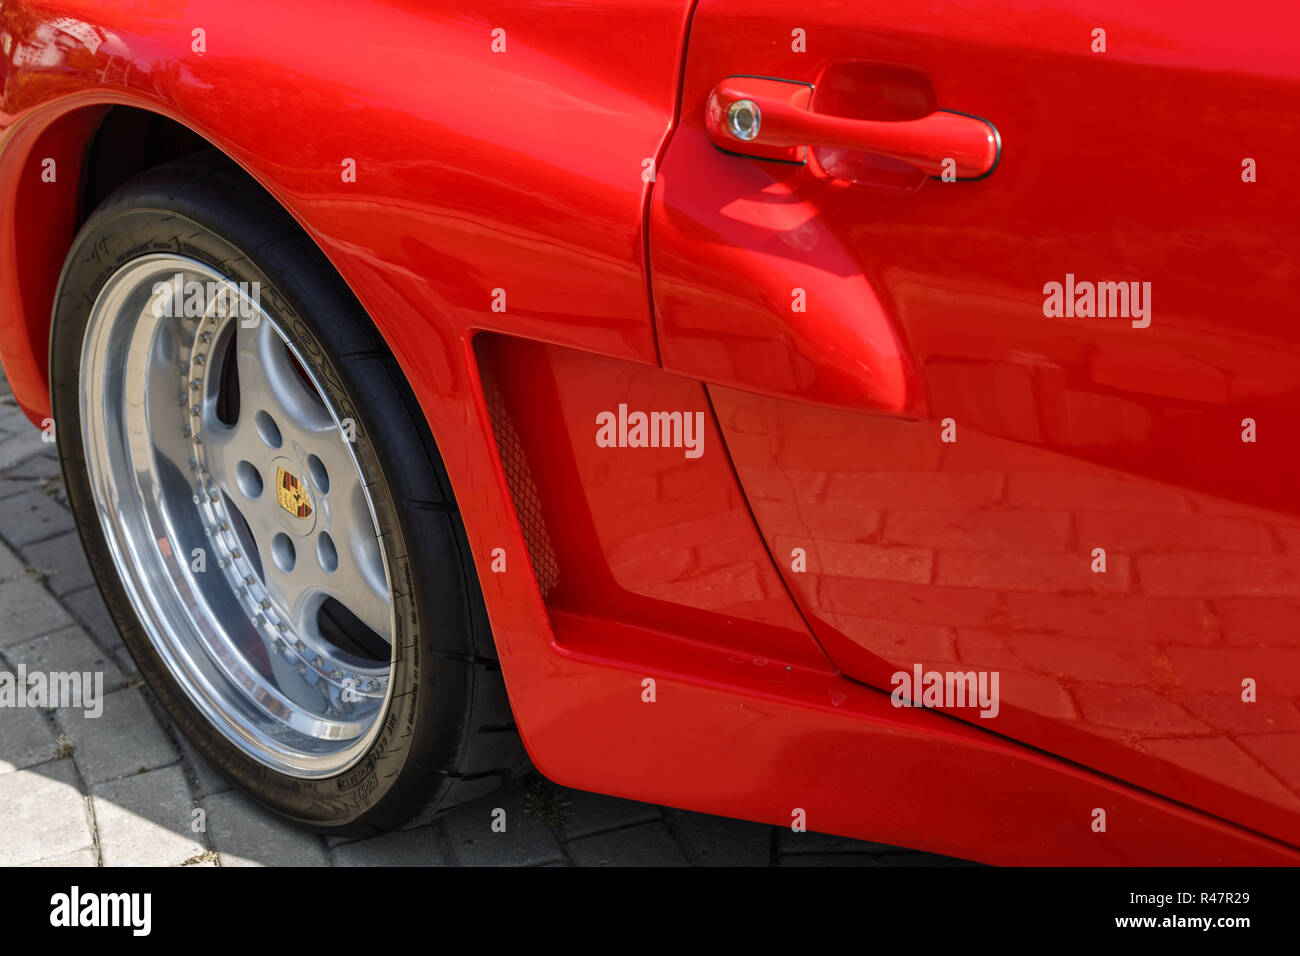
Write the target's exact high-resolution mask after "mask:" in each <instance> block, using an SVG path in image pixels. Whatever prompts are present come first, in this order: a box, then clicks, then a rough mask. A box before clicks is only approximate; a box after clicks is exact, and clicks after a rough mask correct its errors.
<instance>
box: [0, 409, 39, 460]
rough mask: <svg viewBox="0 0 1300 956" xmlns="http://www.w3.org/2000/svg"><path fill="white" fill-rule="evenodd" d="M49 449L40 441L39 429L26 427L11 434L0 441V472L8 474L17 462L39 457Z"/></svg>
mask: <svg viewBox="0 0 1300 956" xmlns="http://www.w3.org/2000/svg"><path fill="white" fill-rule="evenodd" d="M23 421H26V418H24V419H23ZM29 425H30V423H29ZM49 447H50V445H49V443H48V442H45V441H42V435H41V430H40V429H39V428H32V427H27V428H23V429H21V430H18V431H14V432H12V433H11V434H10V435H9V437H8V438H4V439H0V472H8V471H9V469H11V468H13V467H14V466H15V465H17V464H18V463H19V462H21V461H24V460H26V459H28V458H31V457H32V456H33V455H39V454H41V453H42V452H44V451H46V450H47V449H49Z"/></svg>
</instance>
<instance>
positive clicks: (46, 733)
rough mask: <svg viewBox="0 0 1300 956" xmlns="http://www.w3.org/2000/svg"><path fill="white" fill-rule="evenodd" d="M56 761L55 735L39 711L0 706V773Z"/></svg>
mask: <svg viewBox="0 0 1300 956" xmlns="http://www.w3.org/2000/svg"><path fill="white" fill-rule="evenodd" d="M53 759H54V732H53V731H52V730H50V725H49V724H48V723H46V721H45V718H44V717H43V716H41V712H40V711H39V710H38V709H36V708H35V707H0V774H6V773H10V772H12V771H14V770H22V769H23V768H24V767H32V766H35V765H36V764H41V763H45V762H47V761H49V760H53ZM3 829H4V823H3V822H0V832H3Z"/></svg>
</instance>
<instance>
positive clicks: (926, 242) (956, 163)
mask: <svg viewBox="0 0 1300 956" xmlns="http://www.w3.org/2000/svg"><path fill="white" fill-rule="evenodd" d="M1248 6H1250V7H1252V8H1253V9H1251V10H1241V9H1239V10H1237V11H1236V12H1234V14H1233V15H1231V16H1229V15H1226V14H1222V13H1220V12H1217V11H1216V10H1215V9H1214V8H1212V7H1210V6H1208V5H1206V6H1197V5H1193V6H1191V7H1189V6H1188V5H1187V4H1185V3H1173V2H1164V0H1160V2H1150V3H1144V4H1131V3H1127V2H1119V0H1089V2H1087V3H1085V4H1073V3H1067V2H1065V0H1002V2H998V3H995V4H987V3H985V4H965V3H956V2H951V0H879V2H874V3H870V4H863V3H856V2H845V3H839V2H812V3H802V4H794V3H791V2H789V0H744V2H740V0H700V3H699V4H698V6H697V8H696V11H695V14H694V18H693V21H692V25H691V32H690V37H689V44H688V53H687V60H686V63H685V69H684V79H683V89H682V100H681V118H680V124H679V127H678V128H677V130H676V131H675V133H674V135H673V138H672V140H671V142H670V144H669V148H668V150H667V152H666V154H665V155H664V157H663V160H662V162H661V164H660V168H659V170H658V175H657V180H656V183H655V185H654V190H653V193H652V198H651V211H650V263H651V271H652V280H653V281H652V284H653V293H654V301H655V309H656V322H657V330H658V336H659V347H660V351H661V355H662V358H663V363H664V365H665V367H666V368H668V369H670V370H672V371H677V372H682V373H685V374H690V375H693V376H696V377H699V378H702V379H705V380H707V381H709V382H711V383H713V384H712V386H711V388H710V395H711V399H712V401H713V404H714V408H715V410H716V412H717V415H718V418H719V420H720V423H721V425H722V428H723V431H724V434H725V436H726V439H727V443H728V448H729V450H730V452H731V455H732V458H733V461H734V462H735V464H736V467H737V471H738V473H739V475H740V478H741V481H742V483H743V485H744V487H745V489H746V493H747V495H748V497H749V500H750V504H751V507H752V508H753V511H754V514H755V517H756V520H757V521H758V524H759V526H760V528H761V530H762V531H763V533H764V536H765V539H766V541H767V543H768V546H769V549H770V550H771V552H772V555H773V557H774V560H775V561H776V562H777V564H778V566H780V567H781V568H782V569H783V572H784V574H785V576H786V581H787V584H788V586H789V587H790V588H791V590H792V592H793V593H794V595H795V596H796V599H797V600H798V602H799V604H800V606H801V608H802V610H803V612H804V613H805V615H806V616H807V617H808V620H809V622H810V624H811V626H812V628H813V630H814V632H815V634H816V635H817V637H818V639H819V641H821V643H822V644H823V646H824V648H825V649H826V651H827V652H828V654H829V655H830V656H831V657H832V659H833V660H834V661H835V663H836V664H837V666H839V667H840V668H841V669H842V670H843V671H844V672H846V673H847V674H849V675H851V676H853V677H856V678H858V679H859V680H862V681H865V682H868V683H870V684H873V685H875V686H877V687H879V688H880V689H881V690H882V691H885V692H890V693H893V694H894V695H895V701H896V703H899V705H900V706H907V705H909V704H910V703H913V702H917V703H925V704H927V705H928V706H937V707H942V708H944V709H946V710H948V711H949V712H950V713H952V714H953V715H954V716H955V717H959V718H962V719H967V720H970V721H972V722H974V723H976V724H978V725H980V726H982V727H984V728H985V729H988V730H990V731H993V732H996V733H1000V734H1004V735H1007V736H1010V737H1013V738H1016V739H1018V740H1021V741H1024V742H1026V743H1028V744H1031V745H1033V746H1036V747H1040V748H1043V749H1044V750H1047V751H1051V752H1053V753H1055V754H1059V755H1061V756H1063V757H1065V758H1066V759H1069V760H1073V761H1077V762H1078V763H1081V764H1084V765H1086V766H1088V767H1091V768H1093V769H1095V770H1097V771H1099V772H1102V773H1105V774H1110V775H1113V776H1117V777H1120V778H1123V779H1125V780H1128V781H1130V782H1132V783H1133V784H1135V785H1136V786H1139V787H1143V788H1147V789H1149V790H1152V791H1155V792H1158V793H1161V794H1164V795H1166V796H1168V797H1170V798H1172V799H1175V800H1178V801H1181V802H1184V803H1186V804H1189V805H1192V806H1195V807H1198V808H1200V809H1202V810H1204V811H1207V812H1210V813H1214V814H1217V815H1220V816H1222V817H1225V818H1228V819H1231V820H1234V821H1236V822H1239V823H1242V824H1244V825H1247V826H1250V827H1252V828H1255V829H1258V830H1260V831H1263V832H1266V833H1269V834H1271V835H1273V836H1276V837H1279V838H1282V839H1284V840H1288V841H1290V842H1293V843H1297V842H1300V797H1298V796H1297V794H1298V793H1300V706H1298V705H1300V691H1297V688H1300V637H1298V635H1300V627H1298V625H1300V505H1298V504H1297V488H1300V464H1298V458H1300V453H1298V452H1297V440H1298V439H1300V327H1298V326H1297V318H1300V316H1298V315H1297V311H1298V309H1297V301H1298V300H1300V272H1298V271H1297V270H1298V267H1300V255H1298V251H1300V250H1298V245H1300V243H1298V241H1297V235H1296V223H1297V221H1300V190H1296V189H1295V187H1294V184H1293V183H1292V182H1291V179H1290V163H1291V161H1292V160H1293V157H1294V156H1295V155H1296V154H1297V153H1300V134H1298V133H1297V130H1296V126H1295V124H1294V122H1293V117H1294V116H1295V115H1296V112H1297V107H1300V58H1297V57H1296V56H1295V46H1294V37H1295V35H1296V29H1297V27H1298V26H1300V14H1298V13H1297V8H1295V7H1294V6H1293V5H1288V4H1283V3H1258V4H1248ZM738 103H739V104H740V106H739V107H736V109H734V110H733V108H732V107H733V106H735V105H736V104H738ZM746 104H748V105H746ZM749 107H754V108H755V109H754V110H749ZM755 112H756V113H757V114H758V117H759V118H758V122H757V124H755V123H754V115H753V113H755ZM768 121H770V126H769V130H770V133H769V134H765V133H764V131H763V123H764V122H768ZM754 125H757V126H758V132H757V135H752V136H751V135H750V134H751V133H753V132H754V130H753V127H754ZM986 130H987V131H988V133H987V135H986V136H985V137H984V138H983V139H981V135H982V132H983V131H986ZM994 131H995V132H994ZM801 137H802V138H801ZM953 673H956V674H967V673H970V674H974V675H975V676H976V677H977V678H979V679H981V680H984V681H985V682H986V683H985V684H984V685H980V686H982V687H985V688H987V689H993V688H991V687H989V684H990V683H992V682H993V681H996V697H997V703H996V705H993V706H978V707H976V706H971V702H970V701H969V700H967V701H965V703H964V704H963V703H961V702H959V701H958V700H957V699H956V698H954V697H953V696H952V695H951V694H948V696H944V694H943V693H940V694H939V695H938V696H936V697H934V698H933V699H923V698H924V695H923V694H922V685H923V684H926V685H928V684H929V675H931V674H939V675H945V674H953ZM993 675H996V678H995V677H994V676H993ZM958 684H959V685H960V681H959V682H958ZM946 686H947V687H948V688H949V689H951V686H952V681H951V680H949V681H948V684H947V685H946ZM972 686H973V685H972ZM1123 825H1129V826H1135V825H1140V823H1139V822H1138V821H1127V822H1126V823H1125V824H1123Z"/></svg>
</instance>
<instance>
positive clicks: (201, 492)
mask: <svg viewBox="0 0 1300 956" xmlns="http://www.w3.org/2000/svg"><path fill="white" fill-rule="evenodd" d="M178 289H179V290H180V292H179V293H178V292H177V290H178ZM187 290H188V291H189V292H193V291H194V290H202V292H203V294H202V295H199V296H194V295H186V292H187ZM214 292H215V293H216V294H213V293H214ZM259 298H260V297H259V296H258V295H257V290H256V288H255V287H253V288H250V287H249V286H248V285H247V284H244V285H243V286H241V285H239V284H237V283H235V282H234V281H233V280H231V279H229V278H228V277H227V276H224V275H222V274H221V273H219V272H218V271H216V270H215V269H213V268H212V267H210V266H208V265H207V264H205V263H202V262H199V261H198V260H195V259H191V258H189V257H185V256H179V255H174V254H156V255H149V256H143V257H140V258H138V259H134V260H132V261H130V262H128V263H127V264H125V265H124V266H122V267H121V268H120V269H119V270H118V271H117V272H115V273H114V274H113V275H112V276H110V277H109V279H108V281H107V282H106V283H105V285H104V287H103V288H102V289H101V291H100V292H99V294H98V296H97V297H96V299H95V302H94V303H93V305H92V307H91V311H90V317H89V319H88V321H87V325H86V332H85V337H84V339H83V345H82V358H81V369H82V385H81V401H80V413H81V433H82V440H83V445H84V449H85V453H86V467H87V473H88V476H89V479H90V487H91V492H92V496H93V498H94V502H95V507H96V510H97V512H98V514H99V518H100V523H101V525H102V527H103V529H104V534H105V538H106V540H107V542H108V545H109V549H110V551H111V552H112V554H113V557H114V559H115V561H116V563H117V567H118V569H119V572H120V579H121V581H122V583H123V585H124V588H125V590H126V593H127V596H128V598H129V600H130V601H131V603H132V606H133V607H134V609H135V611H136V613H137V616H138V617H139V619H140V621H141V623H142V624H143V625H144V628H145V631H146V633H147V634H148V637H149V639H150V641H151V642H152V644H153V646H154V648H155V649H156V650H157V652H158V654H159V655H160V657H162V659H163V662H164V663H165V664H166V666H167V667H168V669H169V670H170V672H171V674H172V676H173V677H174V678H175V679H176V680H177V681H178V683H179V684H180V685H181V687H182V688H183V689H184V691H185V693H186V694H187V696H188V697H189V698H190V700H191V701H192V702H193V703H194V704H195V705H196V706H197V707H198V709H199V710H200V711H201V712H202V713H203V715H204V716H205V717H206V718H207V719H208V720H209V721H210V722H211V723H212V724H213V725H214V726H215V727H216V728H217V729H218V730H219V731H220V732H221V733H222V734H223V735H224V736H225V737H226V738H227V739H228V740H230V741H231V742H233V743H234V744H235V745H236V746H237V747H238V748H239V749H240V750H242V751H243V752H244V753H246V754H248V755H249V756H251V757H252V758H254V759H255V760H257V761H259V762H260V763H262V764H265V765H266V766H268V767H271V768H272V769H274V770H277V771H279V772H282V773H285V774H288V775H291V776H296V777H307V778H316V777H325V776H330V775H333V774H337V773H340V772H343V771H345V770H347V769H349V768H350V767H351V766H353V765H354V764H356V763H357V761H359V760H360V759H361V758H362V757H363V756H364V755H365V753H366V752H367V751H368V750H369V748H370V746H371V745H372V744H373V742H374V740H375V738H376V737H377V736H378V734H379V732H380V729H381V723H382V720H381V718H382V716H383V715H384V714H385V713H386V711H387V708H388V704H389V701H390V699H391V693H392V688H391V682H390V677H391V673H392V667H393V664H394V662H395V659H396V652H395V642H394V639H393V636H394V635H395V633H396V616H395V610H394V604H393V600H392V593H393V592H392V586H391V575H390V573H389V568H388V563H387V556H386V554H385V553H384V549H383V547H382V545H381V543H380V540H379V532H378V528H379V522H378V520H377V517H376V512H375V507H374V502H373V500H372V498H371V495H370V492H369V489H368V488H367V486H366V482H365V478H364V475H363V473H362V471H361V468H360V465H359V462H358V459H357V456H356V451H355V449H354V448H353V446H352V443H351V442H350V441H347V440H345V437H344V436H345V435H347V434H349V431H348V428H347V427H346V425H347V424H348V423H346V422H345V420H344V419H343V418H341V417H340V416H339V414H338V412H337V411H336V409H335V408H334V407H333V405H332V404H331V402H330V401H329V399H328V397H327V395H326V393H325V391H324V390H323V389H321V388H320V385H319V381H318V379H317V377H316V376H315V375H314V373H313V372H312V371H311V369H310V367H309V366H308V365H307V363H306V362H305V361H303V358H302V355H301V354H300V352H299V351H298V350H297V349H296V348H295V347H294V345H293V344H292V342H291V341H290V340H289V339H288V337H287V336H285V335H284V333H283V331H282V329H281V328H280V326H279V325H278V324H277V323H276V322H275V321H274V319H273V318H272V317H271V316H270V315H269V314H268V313H267V312H266V311H265V310H264V309H263V308H262V307H261V304H260V301H259ZM187 312H188V313H189V314H186V313H187ZM172 313H178V314H172ZM232 363H233V368H232V367H231V366H232ZM235 378H237V380H238V388H237V396H238V403H239V407H238V413H237V415H235V416H234V418H233V420H230V415H229V413H228V411H227V414H226V416H225V420H223V415H222V412H223V408H222V403H223V401H224V402H225V403H226V405H227V406H229V404H230V399H231V396H232V388H233V386H232V385H231V382H232V381H233V379H235ZM268 419H269V421H268ZM351 427H352V429H355V425H354V424H352V426H351ZM277 479H278V480H277ZM363 624H368V625H369V626H362V625H363Z"/></svg>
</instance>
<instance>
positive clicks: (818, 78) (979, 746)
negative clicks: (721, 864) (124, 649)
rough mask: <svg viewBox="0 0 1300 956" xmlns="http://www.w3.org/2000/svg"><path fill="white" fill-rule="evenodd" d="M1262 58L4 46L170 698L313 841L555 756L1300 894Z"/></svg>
mask: <svg viewBox="0 0 1300 956" xmlns="http://www.w3.org/2000/svg"><path fill="white" fill-rule="evenodd" d="M1251 6H1252V7H1253V8H1254V9H1251V10H1249V11H1246V10H1242V11H1238V12H1237V13H1236V14H1235V15H1231V16H1227V15H1223V14H1222V13H1221V12H1219V11H1217V9H1215V8H1212V7H1204V8H1202V7H1200V6H1197V5H1192V6H1191V7H1189V6H1188V4H1186V3H1182V2H1174V0H1149V2H1144V3H1133V2H1131V0H1084V2H1069V0H1006V2H1004V3H1000V4H996V5H989V4H968V3H959V2H956V0H875V2H871V3H863V2H856V0H852V2H850V0H846V2H833V0H825V2H817V0H814V2H794V0H527V2H525V0H481V2H477V3H473V4H462V3H452V2H447V0H348V2H337V3H321V2H319V0H278V2H274V3H265V2H260V3H254V2H251V0H137V2H115V3H111V4H106V3H103V2H101V0H6V2H4V3H3V6H2V7H0V82H2V83H3V94H2V95H3V100H2V102H0V356H2V358H3V364H4V371H5V374H6V375H7V377H8V379H9V380H10V383H11V385H12V387H13V390H14V394H15V396H16V397H17V399H18V401H19V402H20V403H21V404H22V406H23V408H24V410H25V411H26V412H27V414H28V415H29V417H30V418H31V420H32V422H33V423H34V424H36V425H37V426H39V427H41V428H43V429H44V430H45V433H46V436H47V437H48V439H49V440H51V441H56V442H57V447H58V452H59V455H60V458H61V460H62V466H63V472H64V477H65V480H66V484H67V488H68V493H69V498H70V502H71V505H72V507H73V510H74V513H75V517H76V521H77V526H78V529H79V531H80V535H81V538H82V541H83V543H84V545H85V548H86V551H87V554H88V555H89V558H90V563H91V565H92V567H93V570H94V572H95V575H96V578H97V580H98V584H99V587H100V588H101V590H102V591H103V594H104V596H105V599H106V601H107V603H108V606H109V608H110V609H111V611H112V613H113V616H114V618H115V620H116V623H117V625H118V626H119V628H120V629H121V631H122V634H123V637H124V639H125V641H126V643H127V645H128V646H129V648H130V650H131V653H132V654H133V656H134V657H135V660H136V661H137V663H138V665H139V667H140V669H141V672H142V673H143V674H144V675H145V676H146V678H147V679H148V681H149V683H150V684H151V686H152V688H153V690H154V692H155V694H156V695H157V697H158V698H159V700H160V701H161V702H162V703H163V705H164V706H165V707H166V709H167V710H168V712H169V713H170V715H171V717H172V719H173V720H174V721H175V724H176V725H177V727H178V728H179V729H180V731H182V732H183V733H184V734H185V736H187V737H188V738H189V739H190V740H191V741H193V743H194V744H195V745H196V746H197V748H198V749H199V751H200V752H201V753H202V754H203V756H205V757H206V758H207V759H208V760H209V761H210V762H211V763H212V764H213V765H215V766H216V767H218V768H219V769H220V770H221V771H222V772H223V773H224V774H226V775H227V776H228V777H229V779H230V780H231V781H233V782H234V783H235V784H236V785H237V786H238V787H239V788H240V789H242V790H243V791H244V792H246V793H247V794H249V795H250V796H252V797H253V798H254V799H256V800H257V801H259V802H260V803H262V804H263V805H265V806H267V807H269V808H271V809H272V810H274V811H276V812H278V813H280V814H283V815H284V816H286V817H289V818H291V819H293V820H295V821H298V822H300V823H301V824H303V825H305V826H308V827H312V828H315V829H318V830H321V831H325V832H331V833H368V832H374V831H378V830H386V829H392V828H395V827H398V826H400V825H403V824H405V823H406V822H408V821H410V820H412V819H415V818H428V817H431V816H433V815H435V814H437V813H439V812H441V811H442V810H444V809H446V808H448V807H450V806H452V805H454V804H456V803H457V802H461V801H464V800H466V799H468V798H470V797H473V796H476V795H478V794H481V793H484V792H487V791H489V790H491V789H492V788H495V787H497V786H498V785H500V784H501V783H503V782H504V781H507V780H509V779H510V778H511V776H512V775H513V774H515V773H518V772H520V771H522V770H524V769H526V768H527V767H528V765H529V762H530V761H531V764H532V765H534V766H535V767H536V768H537V769H539V770H540V771H541V772H542V773H544V774H545V775H546V776H547V777H550V778H552V779H553V780H555V781H557V782H559V783H562V784H566V785H570V786H575V787H580V788H585V789H589V790H596V791H600V792H604V793H609V794H615V795H619V796H624V797H630V798H636V799H640V800H647V801H654V802H658V803H663V804H669V805H673V806H678V807H683V808H688V809H694V810H700V811H706V812H709V813H714V814H724V815H729V816H735V817H743V818H748V819H752V820H758V821H764V822H768V823H774V824H783V825H788V826H794V827H796V828H807V829H810V830H819V831H825V832H831V833H838V834H845V835H850V836H856V837H862V838H869V839H872V840H878V841H882V842H889V843H896V844H902V845H906V846H910V847H917V848H922V849H926V850H931V851H934V852H938V853H944V854H949V855H953V856H958V857H964V858H968V859H975V860H982V861H987V862H992V863H1059V862H1076V863H1084V864H1111V863H1168V864H1185V863H1211V864H1229V863H1232V864H1236V863H1249V864H1294V863H1296V862H1300V234H1298V233H1297V224H1300V188H1297V185H1296V181H1295V176H1294V165H1295V159H1296V156H1297V155H1300V132H1297V126H1296V123H1295V117H1296V116H1297V115H1298V114H1300V56H1297V45H1296V44H1297V41H1296V37H1297V36H1298V35H1300V7H1297V6H1296V5H1295V4H1294V3H1287V2H1283V0H1264V2H1261V3H1259V4H1253V5H1251ZM1155 299H1159V300H1160V304H1159V305H1155V304H1154V301H1155Z"/></svg>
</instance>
